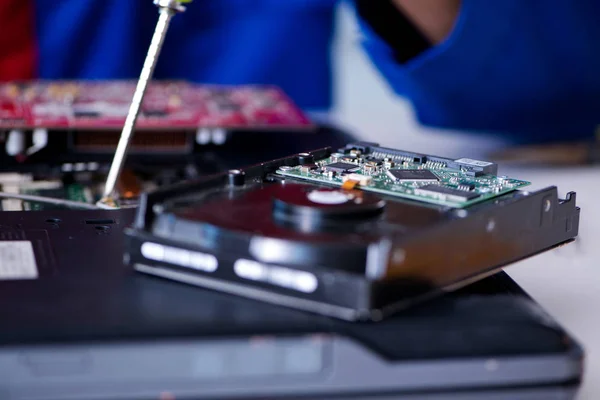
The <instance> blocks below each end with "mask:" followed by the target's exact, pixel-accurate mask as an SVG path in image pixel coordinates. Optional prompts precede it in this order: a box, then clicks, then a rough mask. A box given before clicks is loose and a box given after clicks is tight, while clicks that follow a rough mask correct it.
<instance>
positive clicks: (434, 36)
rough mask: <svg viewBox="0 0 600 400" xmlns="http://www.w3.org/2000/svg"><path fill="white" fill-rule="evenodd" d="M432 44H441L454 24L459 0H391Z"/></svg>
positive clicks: (458, 9)
mask: <svg viewBox="0 0 600 400" xmlns="http://www.w3.org/2000/svg"><path fill="white" fill-rule="evenodd" d="M392 3H393V4H394V5H395V6H396V7H397V8H398V10H400V12H402V13H403V14H404V15H405V16H406V17H407V18H408V19H409V20H410V21H411V22H412V23H413V25H414V26H415V27H416V28H417V29H418V30H419V31H420V32H421V33H422V34H423V36H425V37H426V38H427V39H429V41H430V42H431V43H432V44H439V43H440V42H442V41H443V40H444V39H446V37H448V35H449V34H450V32H452V29H453V28H454V25H455V23H456V19H457V18H458V14H459V12H460V3H461V0H392Z"/></svg>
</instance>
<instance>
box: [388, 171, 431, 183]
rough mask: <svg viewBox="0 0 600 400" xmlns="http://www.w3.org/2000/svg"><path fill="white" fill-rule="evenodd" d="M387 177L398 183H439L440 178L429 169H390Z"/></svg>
mask: <svg viewBox="0 0 600 400" xmlns="http://www.w3.org/2000/svg"><path fill="white" fill-rule="evenodd" d="M387 175H388V176H389V177H390V178H392V179H393V180H394V181H396V182H404V181H415V182H438V181H439V180H440V178H438V177H437V175H436V174H434V173H433V172H431V171H430V170H428V169H390V170H388V171H387Z"/></svg>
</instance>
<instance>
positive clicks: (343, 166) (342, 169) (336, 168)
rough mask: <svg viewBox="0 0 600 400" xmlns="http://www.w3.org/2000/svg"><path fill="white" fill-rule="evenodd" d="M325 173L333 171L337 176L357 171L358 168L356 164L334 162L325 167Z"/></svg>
mask: <svg viewBox="0 0 600 400" xmlns="http://www.w3.org/2000/svg"><path fill="white" fill-rule="evenodd" d="M324 168H325V171H332V172H335V173H336V174H343V173H347V172H350V171H352V170H355V169H357V168H358V165H356V164H350V163H345V162H334V163H331V164H327V165H325V167H324Z"/></svg>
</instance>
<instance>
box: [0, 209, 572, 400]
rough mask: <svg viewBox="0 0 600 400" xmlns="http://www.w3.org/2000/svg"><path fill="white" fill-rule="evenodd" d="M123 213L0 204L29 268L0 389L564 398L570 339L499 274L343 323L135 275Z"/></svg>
mask: <svg viewBox="0 0 600 400" xmlns="http://www.w3.org/2000/svg"><path fill="white" fill-rule="evenodd" d="M132 218H133V212H132V211H77V212H72V211H69V212H67V211H55V212H45V211H44V212H29V213H21V212H15V213H2V214H0V225H1V226H0V241H4V242H6V241H13V242H14V241H20V242H31V245H32V248H33V251H34V254H35V259H36V262H37V269H38V278H37V279H28V280H11V281H8V280H3V281H0V320H1V321H2V327H1V329H0V398H2V399H6V400H17V399H18V400H21V399H57V400H58V399H60V400H70V399H73V400H75V399H77V400H85V399H156V398H177V399H180V398H190V399H211V400H222V399H259V398H260V399H263V398H269V399H296V398H297V399H308V398H310V399H346V398H351V399H386V400H387V399H396V398H402V399H417V398H419V399H421V398H427V399H471V398H473V399H475V398H477V399H516V398H518V399H568V398H572V396H573V395H574V393H575V390H576V387H577V384H578V382H579V380H580V378H581V374H582V351H581V349H580V347H579V346H578V345H577V343H575V342H574V341H573V339H572V338H571V337H570V336H569V335H568V334H567V333H566V332H565V331H564V330H563V329H562V328H561V327H560V326H559V325H557V324H556V322H554V321H553V320H552V319H551V318H550V317H549V316H547V315H546V314H545V313H544V312H543V310H541V309H540V308H539V306H537V305H536V304H535V303H534V302H533V301H532V300H531V299H529V298H528V297H527V295H526V294H525V293H523V292H522V291H521V290H520V289H519V287H518V286H517V285H516V284H515V283H514V282H513V281H512V280H511V279H510V278H508V276H507V275H505V274H504V273H500V274H497V275H494V276H492V277H490V278H487V279H485V280H484V281H481V282H479V283H477V284H473V285H471V286H469V287H467V288H465V289H462V290H460V291H459V292H456V293H453V294H449V295H447V296H444V297H442V298H440V299H438V300H435V301H431V302H429V303H426V304H423V305H422V306H420V307H416V308H413V309H411V310H409V311H406V312H403V313H401V314H399V315H398V316H395V317H393V318H390V319H389V320H386V321H382V322H380V323H364V324H356V323H349V322H343V321H337V320H332V319H329V318H325V317H318V316H314V315H312V314H308V313H304V312H301V311H295V310H290V309H286V308H283V307H278V306H276V305H269V304H263V303H260V302H258V301H252V300H246V299H242V298H238V297H236V296H228V295H226V294H222V293H217V292H212V291H208V290H202V289H199V288H196V287H192V286H187V285H182V284H178V283H176V282H171V281H167V280H163V279H160V278H154V277H149V276H145V275H143V274H137V273H135V272H134V271H132V270H130V269H128V268H126V267H124V266H123V260H122V254H123V240H122V239H123V236H122V229H123V228H124V227H125V226H127V225H128V224H129V223H130V221H131V219H132ZM161 396H162V397H161ZM169 396H171V397H169Z"/></svg>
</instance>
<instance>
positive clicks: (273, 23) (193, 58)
mask: <svg viewBox="0 0 600 400" xmlns="http://www.w3.org/2000/svg"><path fill="white" fill-rule="evenodd" d="M33 1H34V3H35V13H36V29H37V35H38V41H39V44H38V48H39V55H40V57H39V75H40V77H41V78H82V79H109V78H135V77H137V76H138V74H139V71H140V69H141V65H142V63H143V59H144V56H145V53H146V51H147V48H148V44H149V41H150V38H151V35H152V31H153V29H154V25H155V22H156V18H157V12H156V8H155V6H154V5H153V4H152V2H151V1H150V0H102V1H99V0H33ZM373 1H379V0H373ZM335 4H336V0H195V1H194V2H193V3H192V4H191V5H189V7H188V11H187V12H185V13H184V14H182V15H179V16H176V17H175V18H174V20H173V23H172V27H171V29H170V31H169V34H168V36H167V39H166V42H165V47H164V50H163V53H162V55H161V58H160V60H159V65H158V67H157V69H156V77H157V78H175V79H189V80H193V81H199V82H211V83H230V84H238V83H271V84H276V85H279V86H281V87H282V88H283V89H284V90H286V91H287V92H288V93H289V94H290V95H291V97H292V98H293V99H294V100H295V101H297V102H298V103H299V104H300V105H301V106H302V107H304V108H305V109H327V108H329V107H330V106H331V102H332V96H331V83H332V80H331V70H330V60H329V57H330V51H329V50H330V44H331V41H332V35H333V27H334V16H335V15H334V14H335V10H334V8H335ZM599 18H600V1H598V0H576V1H564V0H502V1H493V2H490V1H482V0H463V1H462V7H461V11H460V16H459V18H458V21H457V23H456V26H455V27H454V30H453V31H452V32H451V34H450V36H449V38H447V40H445V41H444V42H443V43H442V44H440V45H438V46H435V47H433V48H431V49H429V50H427V51H425V52H423V53H421V54H420V55H418V56H417V57H415V58H413V59H411V60H409V61H408V62H406V63H404V64H401V63H398V62H396V61H395V60H394V57H393V55H392V53H393V52H392V49H390V47H389V46H388V45H387V43H386V42H384V41H383V40H381V38H379V37H377V35H376V34H375V33H374V32H373V30H372V29H371V27H370V26H369V25H368V24H367V23H364V22H363V23H362V24H361V27H362V30H363V33H364V38H365V40H364V45H365V49H366V50H367V52H368V54H369V55H370V56H371V58H372V60H373V62H374V63H375V65H376V66H377V67H378V68H379V70H380V71H381V73H382V74H383V75H384V76H385V78H386V79H387V81H388V82H389V84H390V86H391V87H392V88H393V89H394V91H395V92H396V93H397V94H398V95H400V96H405V97H407V98H409V99H410V100H411V101H412V103H413V105H414V107H415V111H416V115H417V117H418V119H419V120H420V121H421V122H422V123H424V124H428V125H432V126H438V127H448V128H452V129H463V130H475V131H487V132H489V131H492V132H500V133H502V134H505V135H507V136H509V137H511V138H513V139H514V140H516V141H521V142H530V141H544V140H555V139H565V138H566V139H577V138H582V137H591V136H592V135H593V133H594V131H595V129H596V126H597V125H598V124H599V123H600V23H599V22H598V21H599ZM357 45H358V44H357ZM398 134H399V135H400V134H401V132H399V133H398Z"/></svg>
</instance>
